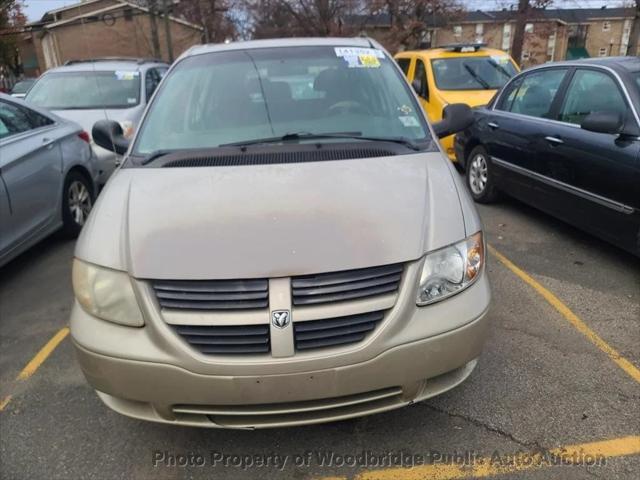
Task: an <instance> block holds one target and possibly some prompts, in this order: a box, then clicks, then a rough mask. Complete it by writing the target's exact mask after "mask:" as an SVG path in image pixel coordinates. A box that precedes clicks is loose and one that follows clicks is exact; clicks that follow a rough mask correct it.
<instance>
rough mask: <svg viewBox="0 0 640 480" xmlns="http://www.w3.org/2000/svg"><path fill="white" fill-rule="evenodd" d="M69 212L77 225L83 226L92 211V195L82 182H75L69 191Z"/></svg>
mask: <svg viewBox="0 0 640 480" xmlns="http://www.w3.org/2000/svg"><path fill="white" fill-rule="evenodd" d="M67 195H68V202H69V212H70V213H71V217H72V218H73V221H74V222H76V224H77V225H79V226H83V225H84V222H85V221H86V220H87V217H88V216H89V212H90V211H91V206H92V202H91V194H90V193H89V189H88V188H87V187H86V186H85V185H84V184H83V183H82V182H80V181H77V180H76V181H74V182H72V183H71V185H69V190H68V193H67Z"/></svg>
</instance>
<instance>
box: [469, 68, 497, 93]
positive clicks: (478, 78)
mask: <svg viewBox="0 0 640 480" xmlns="http://www.w3.org/2000/svg"><path fill="white" fill-rule="evenodd" d="M462 66H463V67H464V69H465V70H466V71H467V72H469V74H470V75H471V76H472V77H473V78H474V79H475V81H476V82H478V83H479V84H480V85H482V86H483V87H484V89H485V90H492V88H491V85H489V83H487V81H486V80H485V79H484V78H482V77H481V76H480V75H478V74H477V73H476V72H474V71H473V69H472V68H471V67H470V66H469V65H468V64H467V63H463V64H462Z"/></svg>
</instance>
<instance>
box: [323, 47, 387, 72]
mask: <svg viewBox="0 0 640 480" xmlns="http://www.w3.org/2000/svg"><path fill="white" fill-rule="evenodd" d="M335 52H336V56H338V57H341V58H344V59H345V61H346V62H347V64H348V66H349V68H379V67H380V59H381V58H384V53H383V52H382V50H378V49H377V48H355V47H335Z"/></svg>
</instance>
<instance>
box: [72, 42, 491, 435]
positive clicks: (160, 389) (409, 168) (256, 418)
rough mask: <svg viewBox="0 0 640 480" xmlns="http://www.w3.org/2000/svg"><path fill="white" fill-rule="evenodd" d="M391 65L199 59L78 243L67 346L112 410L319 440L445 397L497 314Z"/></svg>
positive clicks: (458, 109) (445, 130)
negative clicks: (321, 431)
mask: <svg viewBox="0 0 640 480" xmlns="http://www.w3.org/2000/svg"><path fill="white" fill-rule="evenodd" d="M471 118H472V115H471V111H470V109H469V108H468V107H466V106H460V105H457V106H456V105H450V106H449V107H448V110H447V112H446V114H445V120H444V121H442V122H440V123H438V124H436V125H433V126H430V125H429V124H428V122H427V119H426V118H425V116H424V114H423V113H422V109H421V108H420V106H419V104H418V100H417V98H416V96H415V94H414V92H413V91H412V89H411V87H410V85H409V84H408V83H407V81H406V79H405V78H404V76H403V75H402V72H401V71H400V69H399V68H398V67H397V65H396V63H395V62H394V60H393V59H392V58H391V57H390V56H389V54H388V53H386V52H385V51H384V50H383V49H382V47H380V45H378V44H377V43H375V42H373V41H370V40H369V39H365V38H358V39H337V38H336V39H326V38H325V39H286V40H264V41H255V42H246V43H232V44H227V45H202V46H196V47H193V48H192V49H191V50H189V51H188V52H187V53H185V54H183V56H182V57H181V58H180V59H178V60H177V61H176V63H175V64H174V65H173V66H172V68H171V70H170V71H169V72H168V73H167V75H166V76H165V78H164V79H163V80H162V82H161V84H160V86H159V87H158V90H157V92H156V94H155V96H154V98H153V100H152V102H151V104H150V106H149V107H148V108H147V111H146V113H145V115H144V118H143V120H142V122H141V125H140V128H139V129H138V130H137V133H136V135H135V138H134V139H133V141H131V143H129V140H127V139H126V138H125V137H124V136H123V134H122V129H121V127H120V125H119V124H118V123H116V122H113V121H109V120H102V121H100V122H98V123H97V124H96V125H95V126H94V128H93V138H94V139H95V141H96V143H98V144H99V145H101V146H103V147H105V148H110V149H112V150H114V151H115V152H117V153H119V154H124V161H123V164H122V165H121V166H120V167H119V168H118V169H117V170H116V172H115V173H114V175H113V176H112V177H111V179H110V180H109V182H108V183H107V185H106V187H105V189H104V190H103V191H102V193H101V195H100V198H99V199H98V201H97V203H96V205H95V207H94V209H93V211H92V213H91V215H90V217H89V219H88V221H87V223H86V225H85V227H84V229H83V231H82V234H81V236H80V238H79V240H78V244H77V246H76V251H75V261H74V266H73V286H74V292H75V297H76V302H75V305H74V307H73V311H72V314H71V335H72V338H73V344H74V346H75V349H76V351H77V356H78V360H79V363H80V366H81V368H82V371H83V372H84V374H85V376H86V378H87V380H88V382H89V383H90V384H91V385H92V387H93V388H95V390H96V391H97V393H98V395H99V396H100V398H101V399H102V400H103V401H104V403H105V404H107V405H108V406H109V407H111V408H112V409H114V410H116V411H118V412H120V413H123V414H125V415H129V416H132V417H135V418H139V419H145V420H153V421H158V422H165V423H169V424H181V425H192V426H203V427H227V428H261V427H275V426H287V425H299V424H312V423H319V422H325V421H333V420H339V419H345V418H351V417H356V416H360V415H366V414H370V413H376V412H382V411H385V410H390V409H393V408H397V407H401V406H404V405H408V404H411V403H413V402H417V401H420V400H424V399H426V398H429V397H432V396H434V395H437V394H440V393H442V392H444V391H446V390H449V389H451V388H453V387H455V386H456V385H458V384H460V383H461V382H462V381H464V380H465V379H466V378H467V377H468V376H469V375H470V374H471V372H472V370H473V369H474V367H475V365H476V362H477V359H478V356H479V355H480V352H481V350H482V346H483V343H484V338H485V333H486V331H487V323H488V318H489V317H488V315H487V311H488V308H489V302H490V291H489V282H488V279H487V274H486V269H485V243H484V238H483V235H482V225H481V223H480V219H479V217H478V214H477V212H476V209H475V206H474V204H473V202H472V201H471V199H470V198H469V194H468V193H467V191H466V190H465V187H464V185H463V184H462V183H461V182H460V179H459V178H458V175H456V174H455V171H454V168H453V166H452V165H451V164H450V162H449V161H448V160H447V159H446V158H445V157H444V156H443V155H442V154H441V152H440V150H439V149H438V146H437V139H436V138H437V136H442V135H446V134H449V133H452V132H455V131H459V130H461V129H463V128H466V127H467V126H468V125H469V124H470V121H471Z"/></svg>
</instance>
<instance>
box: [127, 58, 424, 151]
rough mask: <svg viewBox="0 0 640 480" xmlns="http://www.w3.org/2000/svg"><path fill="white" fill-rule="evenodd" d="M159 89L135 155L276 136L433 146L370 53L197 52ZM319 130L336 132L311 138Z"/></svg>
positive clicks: (397, 75) (403, 92) (384, 65)
mask: <svg viewBox="0 0 640 480" xmlns="http://www.w3.org/2000/svg"><path fill="white" fill-rule="evenodd" d="M160 89H161V90H160V91H159V92H158V94H157V95H156V97H155V99H154V101H153V103H152V105H151V107H150V109H149V112H148V114H147V116H146V119H145V121H144V122H143V125H142V126H141V129H140V133H139V135H138V138H137V141H136V145H135V146H134V149H133V151H134V155H145V154H149V153H151V152H158V151H167V150H169V151H173V150H180V149H192V148H213V147H218V146H221V145H225V144H230V143H242V142H251V141H255V140H260V139H272V140H273V138H274V137H275V138H277V137H281V136H282V137H285V136H287V137H288V138H296V139H298V141H302V140H303V139H304V137H308V138H314V137H315V139H314V142H318V141H331V142H340V141H342V142H344V141H347V140H346V137H348V136H349V135H352V136H362V137H369V138H373V137H387V138H391V137H394V138H402V139H404V140H408V141H410V142H414V143H420V142H423V141H428V140H430V136H429V130H428V128H427V125H426V123H425V120H424V117H423V115H422V114H421V111H420V110H419V106H418V105H417V104H416V101H415V98H414V97H413V95H412V93H411V91H410V90H409V88H408V85H407V84H406V82H405V80H404V79H403V77H402V74H401V72H400V71H399V70H398V69H397V67H396V66H395V64H394V62H393V60H392V59H390V58H389V57H387V55H385V54H384V53H383V52H382V51H381V50H378V49H374V48H354V47H329V46H308V47H307V46H304V47H281V48H261V49H252V50H237V51H227V52H212V53H207V54H200V55H195V56H192V57H187V58H186V59H184V60H183V61H181V62H180V63H178V64H177V65H176V66H175V67H174V68H173V70H172V71H171V72H170V73H169V75H168V76H167V78H165V79H164V81H163V83H162V85H161V87H160ZM322 134H327V136H329V135H330V134H334V136H333V137H332V138H325V139H320V140H318V136H319V135H322ZM336 134H340V135H345V138H342V139H340V138H339V135H336ZM351 140H353V138H351Z"/></svg>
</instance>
